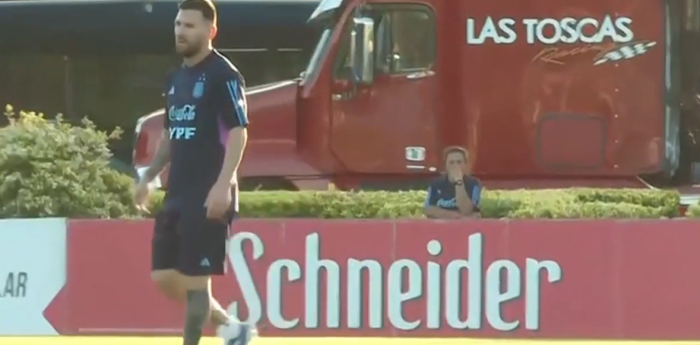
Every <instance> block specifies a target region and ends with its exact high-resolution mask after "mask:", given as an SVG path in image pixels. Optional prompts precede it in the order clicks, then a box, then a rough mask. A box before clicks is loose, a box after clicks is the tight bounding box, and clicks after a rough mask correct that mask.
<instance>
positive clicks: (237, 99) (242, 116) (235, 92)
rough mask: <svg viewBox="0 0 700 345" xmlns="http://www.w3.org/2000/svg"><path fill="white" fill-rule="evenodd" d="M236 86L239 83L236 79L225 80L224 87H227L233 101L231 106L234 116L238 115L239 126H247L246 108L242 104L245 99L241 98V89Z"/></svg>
mask: <svg viewBox="0 0 700 345" xmlns="http://www.w3.org/2000/svg"><path fill="white" fill-rule="evenodd" d="M238 86H239V84H238V81H236V80H230V81H227V82H226V87H227V88H228V93H229V96H230V97H231V102H232V103H233V107H234V109H235V111H236V117H238V123H239V124H240V125H241V126H247V125H248V115H247V114H246V109H245V106H244V104H245V99H243V95H241V91H240V89H239V87H238Z"/></svg>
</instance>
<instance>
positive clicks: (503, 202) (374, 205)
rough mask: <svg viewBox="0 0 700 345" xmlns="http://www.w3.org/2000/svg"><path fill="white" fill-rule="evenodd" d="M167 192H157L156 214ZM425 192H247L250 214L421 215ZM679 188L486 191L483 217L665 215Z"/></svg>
mask: <svg viewBox="0 0 700 345" xmlns="http://www.w3.org/2000/svg"><path fill="white" fill-rule="evenodd" d="M163 195H164V194H163V193H162V192H157V193H155V194H154V195H152V197H151V211H152V214H155V213H156V212H157V211H158V210H159V209H160V208H161V207H162V203H163ZM425 196H426V195H425V192H421V191H410V192H382V191H373V192H336V191H332V192H286V191H279V192H266V191H258V192H241V201H240V210H241V216H243V217H247V218H326V219H328V218H386V219H396V218H416V217H422V214H423V203H424V201H425ZM679 206H680V196H679V194H678V193H677V192H676V191H665V190H639V189H581V188H572V189H558V190H515V191H500V190H498V191H488V190H487V191H485V192H484V195H483V197H482V200H481V216H482V218H515V219H517V218H524V219H527V218H543V219H574V218H577V219H580V218H594V219H595V218H656V219H658V218H664V217H668V218H670V217H676V216H678V210H679Z"/></svg>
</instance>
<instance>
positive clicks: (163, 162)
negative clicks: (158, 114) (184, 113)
mask: <svg viewBox="0 0 700 345" xmlns="http://www.w3.org/2000/svg"><path fill="white" fill-rule="evenodd" d="M166 117H167V114H166ZM168 163H170V131H169V130H168V129H163V132H162V133H161V136H160V141H159V142H158V149H157V150H156V153H155V154H154V156H153V161H152V162H151V164H150V165H149V166H148V169H146V173H145V174H143V178H142V180H141V183H146V184H148V183H151V182H152V181H153V180H154V179H155V178H156V177H158V175H160V173H161V172H162V171H163V169H165V166H167V165H168Z"/></svg>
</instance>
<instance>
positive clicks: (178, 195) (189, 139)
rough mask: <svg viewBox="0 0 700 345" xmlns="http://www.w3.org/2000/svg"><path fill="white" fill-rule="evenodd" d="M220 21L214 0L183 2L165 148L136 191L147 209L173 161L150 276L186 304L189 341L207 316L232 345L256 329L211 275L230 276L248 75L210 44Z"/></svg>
mask: <svg viewBox="0 0 700 345" xmlns="http://www.w3.org/2000/svg"><path fill="white" fill-rule="evenodd" d="M216 19H217V18H216V8H215V7H214V4H213V3H212V2H211V0H184V1H183V2H181V3H180V5H179V12H178V14H177V17H176V18H175V46H176V50H177V52H178V53H179V54H180V55H182V57H183V64H182V66H181V67H180V68H179V69H178V70H176V71H175V72H174V73H172V74H171V75H170V76H169V78H168V82H167V85H166V88H165V97H166V105H167V106H166V110H167V117H166V118H165V121H164V122H165V126H164V129H163V134H162V138H161V141H160V145H159V147H158V150H157V152H156V154H155V157H154V159H153V162H152V163H151V165H150V167H149V168H148V169H147V171H146V173H145V174H144V176H143V178H142V179H141V180H140V181H139V183H138V185H137V187H136V193H135V201H136V203H137V205H139V206H140V207H143V205H144V203H145V202H146V200H147V197H148V193H149V183H150V182H151V181H153V180H154V179H155V178H156V177H157V176H158V175H159V174H160V173H161V171H162V170H163V168H164V167H165V166H166V165H167V164H168V163H170V176H169V183H168V191H167V195H166V197H165V206H164V210H163V211H162V212H161V213H160V214H158V215H157V216H156V221H155V228H154V233H153V241H152V273H151V278H152V279H153V281H154V282H155V283H156V285H157V286H158V288H159V290H161V292H163V294H164V295H165V296H166V297H168V298H169V299H171V300H173V301H176V302H186V305H187V306H186V316H185V329H184V336H183V345H198V344H199V340H200V338H201V336H202V328H203V327H204V325H205V323H206V322H207V321H211V322H212V323H213V324H214V325H216V326H219V335H220V336H222V337H224V344H226V345H232V344H235V345H238V344H242V345H243V344H247V343H248V342H249V340H250V336H251V333H252V332H253V331H252V330H251V327H250V326H247V325H243V324H240V323H239V322H237V321H235V320H234V319H233V318H232V317H230V316H229V315H227V313H226V311H225V310H224V309H223V308H222V307H221V305H219V303H218V302H217V301H216V300H215V299H214V298H213V297H212V295H211V276H213V275H223V274H224V265H225V260H226V242H227V238H228V233H229V224H230V222H231V221H232V220H233V216H234V214H235V212H236V211H237V210H238V200H237V199H238V198H237V195H238V187H237V174H236V172H237V170H238V166H239V164H240V162H241V158H242V157H243V152H244V150H245V146H246V142H247V131H246V127H247V125H248V118H247V114H246V100H245V94H244V79H243V77H242V76H241V74H240V73H239V72H238V70H237V69H236V68H235V67H234V66H233V65H232V64H231V62H230V61H229V60H228V59H227V58H226V57H224V56H223V55H221V54H219V52H217V51H216V50H214V49H213V48H212V39H213V38H214V37H215V36H216V33H217V26H216ZM232 336H235V338H231V337H232Z"/></svg>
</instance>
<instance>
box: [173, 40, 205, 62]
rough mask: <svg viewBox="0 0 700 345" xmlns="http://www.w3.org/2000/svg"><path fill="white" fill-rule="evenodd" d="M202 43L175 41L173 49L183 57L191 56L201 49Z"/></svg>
mask: <svg viewBox="0 0 700 345" xmlns="http://www.w3.org/2000/svg"><path fill="white" fill-rule="evenodd" d="M202 46H203V44H197V43H189V42H186V43H177V42H176V43H175V50H176V51H177V53H178V54H180V56H182V57H184V58H188V57H192V56H194V55H197V53H199V52H200V51H201V50H202Z"/></svg>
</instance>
